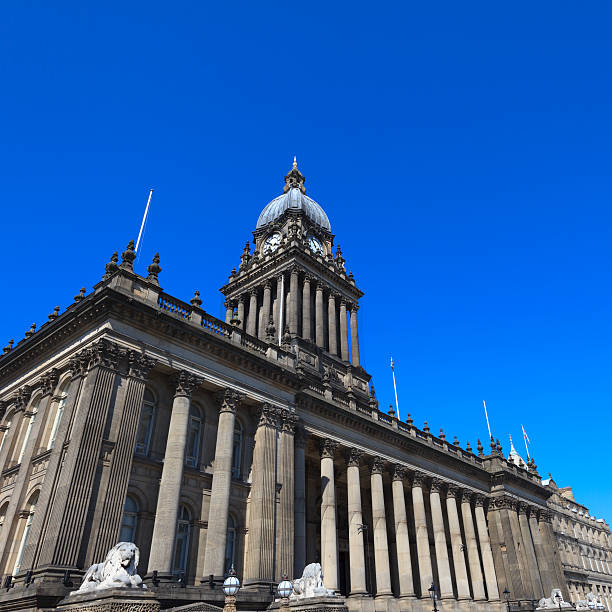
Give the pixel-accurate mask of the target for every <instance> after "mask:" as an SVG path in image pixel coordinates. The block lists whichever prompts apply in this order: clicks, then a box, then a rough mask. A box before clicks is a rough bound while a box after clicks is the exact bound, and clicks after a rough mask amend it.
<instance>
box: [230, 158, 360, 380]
mask: <svg viewBox="0 0 612 612" xmlns="http://www.w3.org/2000/svg"><path fill="white" fill-rule="evenodd" d="M305 182H306V180H305V178H304V176H303V175H302V173H301V172H300V171H299V170H298V167H297V162H296V160H295V159H294V161H293V167H292V168H291V170H290V171H289V173H288V174H287V175H286V176H285V185H284V187H283V193H282V195H280V196H278V197H277V198H275V199H273V200H272V201H271V202H270V203H269V204H268V205H267V206H266V207H265V208H264V209H263V210H262V212H261V214H260V215H259V219H258V221H257V226H256V228H255V231H254V232H253V242H254V244H253V249H251V245H250V244H249V242H247V243H246V246H245V247H244V252H243V254H242V255H241V257H240V265H239V266H238V270H236V268H234V269H233V270H232V273H231V275H230V277H229V280H228V283H227V284H226V285H225V286H223V287H222V288H221V292H222V293H223V295H224V296H225V298H226V302H225V305H226V322H227V323H230V322H232V323H233V324H234V325H238V326H239V327H240V328H241V329H243V330H244V331H245V332H246V334H247V337H248V336H252V337H257V338H259V339H260V340H262V341H266V342H268V343H275V344H280V345H283V346H288V345H291V346H296V345H297V346H298V347H304V349H307V352H309V353H311V354H312V355H314V356H317V355H318V356H319V357H320V356H321V355H324V356H325V358H324V359H323V361H324V362H329V365H331V366H332V369H333V367H334V365H336V366H338V368H337V369H339V370H346V367H347V366H352V368H350V369H351V370H355V369H356V368H359V371H360V373H361V374H362V376H364V379H365V380H367V379H369V376H367V375H366V374H365V372H364V371H363V370H362V369H361V366H360V359H359V335H358V331H357V310H358V307H359V306H358V302H359V298H360V297H361V296H362V295H363V292H362V291H361V290H359V289H358V288H357V287H356V286H355V279H354V278H353V274H352V273H349V274H347V271H346V265H345V261H344V257H343V256H342V251H341V249H340V247H339V246H338V247H336V250H335V253H334V251H333V246H334V235H333V234H332V230H331V224H330V222H329V219H328V217H327V215H326V214H325V212H324V210H323V209H322V208H321V206H319V204H317V202H315V201H314V200H313V199H312V198H310V197H308V196H307V195H306V188H305V187H304V184H305ZM315 361H317V359H316V357H315ZM318 361H319V362H320V361H321V360H320V359H319V360H318ZM312 365H313V366H315V365H317V364H315V363H313V364H312ZM318 365H319V369H320V371H321V373H324V371H325V370H327V369H328V368H327V367H326V366H325V363H322V362H321V363H319V364H318Z"/></svg>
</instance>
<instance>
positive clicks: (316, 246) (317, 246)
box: [308, 236, 323, 255]
mask: <svg viewBox="0 0 612 612" xmlns="http://www.w3.org/2000/svg"><path fill="white" fill-rule="evenodd" d="M308 246H309V247H310V250H311V251H312V252H313V253H314V254H315V255H323V245H322V244H321V241H320V240H319V239H318V238H317V237H316V236H309V237H308Z"/></svg>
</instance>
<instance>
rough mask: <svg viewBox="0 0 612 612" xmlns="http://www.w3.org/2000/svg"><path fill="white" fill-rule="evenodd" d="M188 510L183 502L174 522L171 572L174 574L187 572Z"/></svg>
mask: <svg viewBox="0 0 612 612" xmlns="http://www.w3.org/2000/svg"><path fill="white" fill-rule="evenodd" d="M190 520H191V517H190V515H189V510H187V507H186V506H184V505H183V504H181V505H180V507H179V517H178V521H177V524H176V540H175V542H174V562H173V564H172V572H173V574H174V575H175V576H179V575H183V576H185V573H186V572H187V555H188V553H189V522H190Z"/></svg>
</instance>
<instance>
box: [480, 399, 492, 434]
mask: <svg viewBox="0 0 612 612" xmlns="http://www.w3.org/2000/svg"><path fill="white" fill-rule="evenodd" d="M482 405H483V406H484V411H485V418H486V419H487V429H488V430H489V439H491V438H493V436H492V435H491V425H489V413H488V412H487V405H486V404H485V401H484V400H482Z"/></svg>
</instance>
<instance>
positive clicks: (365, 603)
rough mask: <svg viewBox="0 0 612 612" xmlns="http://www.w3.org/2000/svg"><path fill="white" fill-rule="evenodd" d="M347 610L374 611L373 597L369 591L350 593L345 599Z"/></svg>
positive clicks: (357, 611) (355, 611) (351, 611)
mask: <svg viewBox="0 0 612 612" xmlns="http://www.w3.org/2000/svg"><path fill="white" fill-rule="evenodd" d="M346 607H347V608H348V610H349V612H375V611H374V598H373V597H372V596H371V595H370V594H369V593H351V594H350V595H349V596H348V597H347V599H346Z"/></svg>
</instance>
